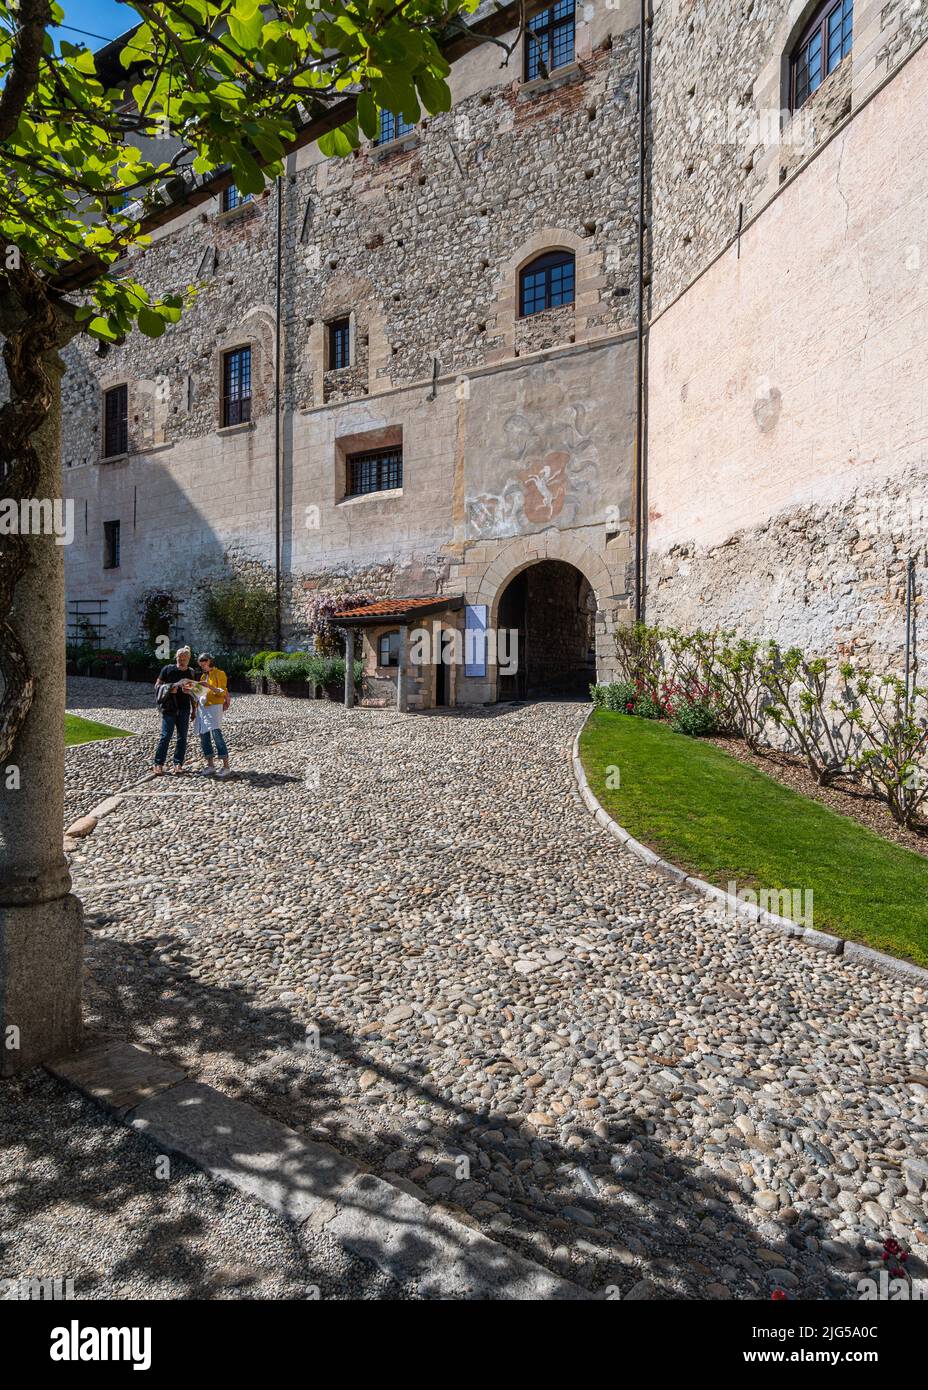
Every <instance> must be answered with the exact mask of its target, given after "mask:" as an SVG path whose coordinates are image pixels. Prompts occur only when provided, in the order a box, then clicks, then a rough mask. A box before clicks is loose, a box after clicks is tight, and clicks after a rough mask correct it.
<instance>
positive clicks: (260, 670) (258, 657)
mask: <svg viewBox="0 0 928 1390" xmlns="http://www.w3.org/2000/svg"><path fill="white" fill-rule="evenodd" d="M278 656H286V652H255V654H254V656H253V657H252V658H251V661H250V662H249V664H248V669H247V671H246V673H245V674H246V678H247V680H248V684H249V687H250V688H251V689H252V690H253V691H254V692H255V694H256V695H265V694H267V674H266V672H265V669H264V668H265V665H266V663H267V662H268V661H270V660H272V658H274V657H278Z"/></svg>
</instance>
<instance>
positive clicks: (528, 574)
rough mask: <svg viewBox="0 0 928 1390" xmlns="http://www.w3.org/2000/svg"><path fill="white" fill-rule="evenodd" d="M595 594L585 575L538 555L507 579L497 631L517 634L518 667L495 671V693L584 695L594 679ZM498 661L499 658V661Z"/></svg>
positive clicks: (513, 697) (518, 697) (511, 695)
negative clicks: (509, 672)
mask: <svg viewBox="0 0 928 1390" xmlns="http://www.w3.org/2000/svg"><path fill="white" fill-rule="evenodd" d="M595 617H596V598H595V595H594V593H593V590H592V588H591V586H590V583H589V580H588V579H587V578H586V576H585V575H583V574H581V573H580V571H579V570H578V569H575V568H574V566H573V565H568V564H567V563H566V562H565V561H563V560H541V561H539V563H538V564H537V565H530V566H529V568H528V569H524V570H520V572H519V573H518V574H517V575H516V576H515V577H514V578H513V579H512V580H511V581H510V583H509V584H507V586H506V588H505V590H504V591H503V594H502V596H501V598H500V601H499V608H498V611H497V619H496V625H497V629H498V630H499V631H502V630H503V629H510V630H515V631H516V632H518V634H519V638H518V641H519V645H518V670H517V671H516V672H515V673H514V674H512V675H503V674H500V678H499V688H498V695H497V698H498V699H500V700H524V699H527V698H528V697H530V696H535V695H546V694H547V695H586V694H587V693H588V689H589V686H590V684H591V683H592V682H593V681H595V679H596V637H595ZM501 666H502V663H501Z"/></svg>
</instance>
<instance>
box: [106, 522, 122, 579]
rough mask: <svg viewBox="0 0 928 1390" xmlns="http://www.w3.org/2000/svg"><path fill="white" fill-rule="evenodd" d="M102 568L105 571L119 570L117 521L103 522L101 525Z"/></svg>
mask: <svg viewBox="0 0 928 1390" xmlns="http://www.w3.org/2000/svg"><path fill="white" fill-rule="evenodd" d="M103 568H104V569H105V570H118V569H119V522H118V521H104V523H103Z"/></svg>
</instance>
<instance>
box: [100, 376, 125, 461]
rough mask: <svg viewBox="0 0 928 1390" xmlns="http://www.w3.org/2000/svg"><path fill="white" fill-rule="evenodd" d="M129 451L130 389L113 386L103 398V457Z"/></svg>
mask: <svg viewBox="0 0 928 1390" xmlns="http://www.w3.org/2000/svg"><path fill="white" fill-rule="evenodd" d="M128 451H129V388H128V386H127V385H125V383H123V385H122V386H111V387H110V389H109V390H108V391H106V392H105V393H104V396H103V457H104V458H106V459H109V458H116V457H117V456H118V455H119V454H125V453H128Z"/></svg>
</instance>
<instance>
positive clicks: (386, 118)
mask: <svg viewBox="0 0 928 1390" xmlns="http://www.w3.org/2000/svg"><path fill="white" fill-rule="evenodd" d="M415 128H416V123H415V121H404V120H403V117H402V116H394V114H393V112H392V111H381V113H380V136H379V138H378V140H377V144H378V145H389V143H390V141H391V140H399V139H400V137H401V136H403V135H408V134H409V132H410V131H411V130H415Z"/></svg>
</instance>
